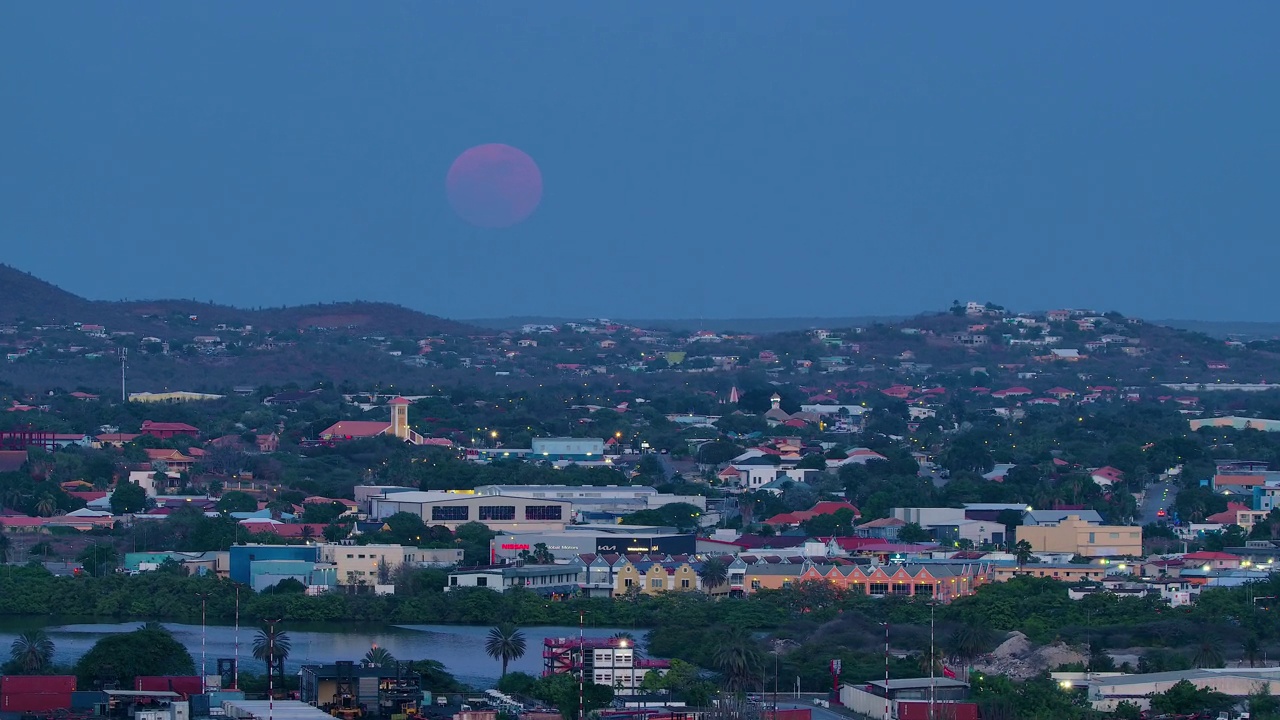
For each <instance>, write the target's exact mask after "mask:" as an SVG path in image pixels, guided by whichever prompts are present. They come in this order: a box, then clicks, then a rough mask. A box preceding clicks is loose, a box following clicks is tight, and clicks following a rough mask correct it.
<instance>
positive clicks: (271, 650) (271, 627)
mask: <svg viewBox="0 0 1280 720" xmlns="http://www.w3.org/2000/svg"><path fill="white" fill-rule="evenodd" d="M281 622H284V619H283V618H276V619H274V620H267V720H275V715H276V684H275V675H273V674H272V672H271V670H272V669H273V668H274V667H275V664H276V624H277V623H281Z"/></svg>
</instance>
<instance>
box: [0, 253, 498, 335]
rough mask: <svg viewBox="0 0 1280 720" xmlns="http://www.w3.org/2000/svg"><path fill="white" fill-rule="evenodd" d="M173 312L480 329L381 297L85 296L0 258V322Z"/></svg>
mask: <svg viewBox="0 0 1280 720" xmlns="http://www.w3.org/2000/svg"><path fill="white" fill-rule="evenodd" d="M175 315H182V316H191V315H197V316H200V319H201V321H202V324H203V323H204V322H213V323H225V324H233V323H234V324H237V325H253V326H254V327H258V328H263V329H266V330H286V329H288V330H304V329H307V328H313V327H327V328H335V329H341V328H346V329H361V330H367V331H372V332H379V331H386V332H391V331H395V332H403V333H406V334H419V335H435V334H462V335H465V334H472V333H475V332H479V331H480V329H479V328H477V327H475V326H473V325H470V324H468V323H464V322H458V321H455V320H449V319H447V318H442V317H440V316H438V315H432V314H429V313H424V312H420V311H418V310H414V309H412V308H407V307H404V306H403V305H398V304H395V303H389V302H381V301H366V300H350V301H342V302H334V303H312V304H308V305H292V306H284V307H276V308H256V309H250V308H240V307H235V306H233V305H221V304H217V303H209V302H201V301H198V300H181V299H157V300H88V299H86V298H83V297H81V296H79V295H76V294H75V293H73V292H70V291H68V290H65V289H63V288H61V287H58V286H57V285H54V284H53V283H50V282H48V281H46V280H43V279H41V278H39V277H37V276H35V275H33V274H31V273H29V272H26V271H25V270H21V269H19V268H15V267H13V266H10V265H5V264H0V323H18V322H23V321H28V322H33V323H49V324H70V323H84V324H96V325H103V326H105V327H106V328H107V329H108V330H112V331H115V330H120V331H127V332H145V331H147V330H148V329H151V328H153V327H155V326H156V325H157V323H156V320H157V319H160V318H167V317H172V316H175Z"/></svg>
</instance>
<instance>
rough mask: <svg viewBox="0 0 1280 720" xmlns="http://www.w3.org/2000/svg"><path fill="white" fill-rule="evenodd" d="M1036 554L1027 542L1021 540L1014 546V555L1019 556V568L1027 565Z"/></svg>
mask: <svg viewBox="0 0 1280 720" xmlns="http://www.w3.org/2000/svg"><path fill="white" fill-rule="evenodd" d="M1034 553H1035V551H1034V550H1032V549H1031V543H1029V542H1027V541H1026V540H1019V541H1018V542H1017V544H1015V545H1014V546H1013V554H1014V555H1016V556H1018V567H1022V566H1023V565H1026V564H1027V561H1029V560H1030V559H1031V556H1032V555H1033V554H1034Z"/></svg>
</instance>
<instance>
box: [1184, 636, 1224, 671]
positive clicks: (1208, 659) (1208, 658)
mask: <svg viewBox="0 0 1280 720" xmlns="http://www.w3.org/2000/svg"><path fill="white" fill-rule="evenodd" d="M1224 663H1225V660H1224V658H1223V655H1222V646H1221V644H1219V643H1218V641H1217V640H1215V639H1213V638H1211V637H1208V636H1206V637H1205V638H1204V639H1203V640H1201V641H1200V644H1199V645H1198V646H1196V654H1195V657H1193V658H1192V659H1191V664H1192V665H1194V666H1195V667H1197V668H1220V667H1222V666H1223V664H1224Z"/></svg>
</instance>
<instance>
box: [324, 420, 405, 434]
mask: <svg viewBox="0 0 1280 720" xmlns="http://www.w3.org/2000/svg"><path fill="white" fill-rule="evenodd" d="M390 431H391V423H389V422H373V421H369V420H342V421H340V422H336V423H334V424H333V425H330V426H329V427H327V428H325V429H324V430H322V431H321V432H320V437H321V438H348V437H349V438H370V437H377V436H378V435H384V434H386V433H388V432H390Z"/></svg>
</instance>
